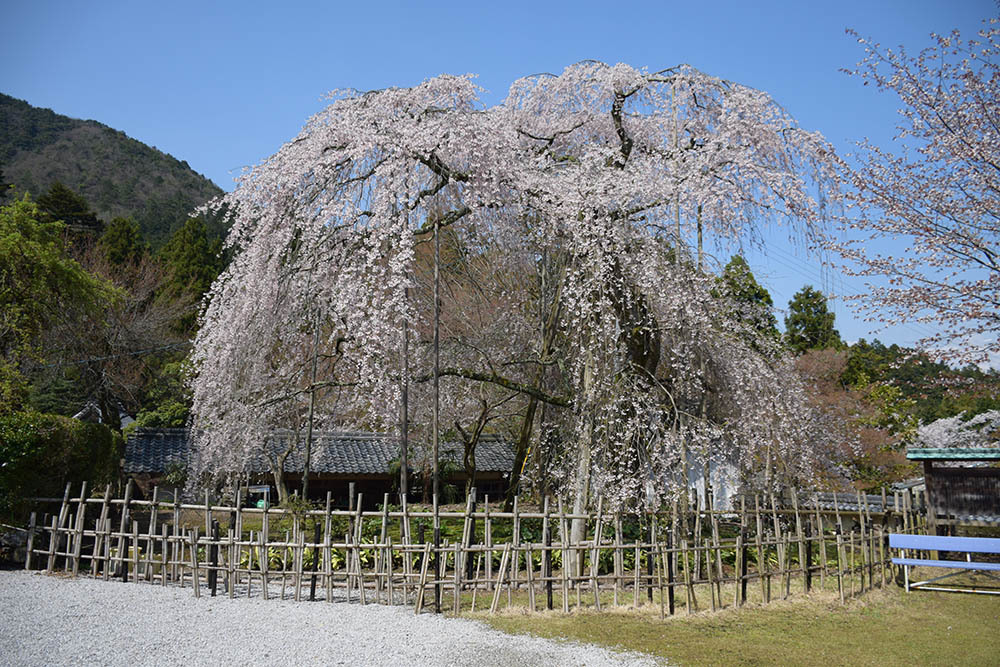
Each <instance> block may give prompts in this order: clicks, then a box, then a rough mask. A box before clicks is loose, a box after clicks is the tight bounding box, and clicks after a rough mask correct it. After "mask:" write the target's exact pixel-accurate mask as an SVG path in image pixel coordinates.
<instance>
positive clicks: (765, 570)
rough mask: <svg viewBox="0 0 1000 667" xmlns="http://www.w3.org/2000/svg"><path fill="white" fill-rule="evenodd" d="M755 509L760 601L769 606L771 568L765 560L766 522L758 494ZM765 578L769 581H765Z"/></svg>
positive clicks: (754, 497) (754, 502)
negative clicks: (764, 535) (762, 516)
mask: <svg viewBox="0 0 1000 667" xmlns="http://www.w3.org/2000/svg"><path fill="white" fill-rule="evenodd" d="M753 508H754V519H755V520H756V522H757V535H756V541H757V578H758V579H760V601H761V603H762V604H767V603H768V602H770V601H771V596H770V595H768V591H770V590H771V586H770V577H771V575H770V568H769V567H768V566H767V560H766V559H765V558H764V543H763V534H764V522H763V521H761V518H760V498H759V497H758V496H757V494H754V496H753ZM765 578H766V579H767V581H765Z"/></svg>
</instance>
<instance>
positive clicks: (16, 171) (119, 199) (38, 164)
mask: <svg viewBox="0 0 1000 667" xmlns="http://www.w3.org/2000/svg"><path fill="white" fill-rule="evenodd" d="M0 169H2V170H3V176H4V180H5V181H6V182H8V183H13V184H14V186H15V187H16V189H17V191H18V192H25V191H27V192H29V193H31V195H32V196H33V197H37V196H38V195H40V194H42V193H44V192H45V191H46V190H48V188H49V186H51V185H52V183H54V182H56V181H61V182H62V183H63V184H64V185H66V186H68V187H70V188H71V189H73V190H75V191H76V192H78V193H80V194H81V195H83V197H85V198H86V199H87V201H88V202H89V203H90V206H91V207H92V208H93V209H94V211H95V212H96V213H97V215H98V217H99V218H101V219H103V220H104V221H106V222H107V221H109V220H111V219H112V218H114V217H117V216H131V217H132V218H133V219H135V221H136V222H138V223H139V227H140V228H141V229H142V232H143V235H144V236H145V238H146V240H147V241H149V243H150V244H151V245H152V246H153V247H154V248H158V247H160V246H161V245H163V244H164V243H165V242H166V240H167V239H168V238H169V237H170V234H171V233H173V232H174V231H175V230H176V229H177V228H179V227H181V226H182V225H183V224H184V221H185V220H186V219H187V217H188V216H189V214H190V213H191V211H192V210H194V209H195V208H197V207H198V206H200V205H201V204H204V203H205V202H206V201H208V200H210V199H212V198H213V197H216V196H218V195H220V194H222V189H221V188H219V186H217V185H216V184H215V183H213V182H212V181H210V180H209V179H207V178H205V177H204V176H202V175H201V174H199V173H197V172H195V171H194V170H192V169H191V167H190V166H188V163H187V162H184V161H181V160H178V159H176V158H175V157H173V156H172V155H168V154H166V153H163V152H161V151H159V150H157V149H156V148H152V147H150V146H147V145H146V144H144V143H142V142H141V141H137V140H136V139H132V138H131V137H129V136H127V135H126V134H125V133H124V132H120V131H118V130H115V129H113V128H110V127H108V126H107V125H104V124H102V123H99V122H97V121H94V120H77V119H75V118H70V117H68V116H63V115H60V114H57V113H55V112H54V111H52V110H51V109H42V108H38V107H34V106H31V105H30V104H28V103H27V102H25V101H23V100H18V99H16V98H13V97H10V96H9V95H4V94H2V93H0ZM206 222H207V223H208V225H209V229H210V231H212V232H213V233H214V234H217V235H220V236H224V234H225V228H224V226H223V224H222V223H221V222H220V221H219V220H209V221H206Z"/></svg>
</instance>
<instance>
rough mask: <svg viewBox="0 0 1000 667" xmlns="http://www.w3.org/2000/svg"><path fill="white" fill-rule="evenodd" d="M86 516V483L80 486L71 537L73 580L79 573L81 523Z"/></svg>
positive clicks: (81, 539)
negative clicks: (74, 524)
mask: <svg viewBox="0 0 1000 667" xmlns="http://www.w3.org/2000/svg"><path fill="white" fill-rule="evenodd" d="M86 514H87V482H83V484H81V485H80V503H79V505H77V509H76V529H75V534H74V536H73V578H74V579H75V578H76V577H77V576H78V575H79V573H80V552H81V549H83V522H84V521H85V520H86V518H85V517H86Z"/></svg>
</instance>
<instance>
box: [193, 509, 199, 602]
mask: <svg viewBox="0 0 1000 667" xmlns="http://www.w3.org/2000/svg"><path fill="white" fill-rule="evenodd" d="M191 584H192V586H194V596H195V597H196V598H200V597H201V583H200V582H199V581H198V527H197V526H195V527H194V529H193V530H192V531H191Z"/></svg>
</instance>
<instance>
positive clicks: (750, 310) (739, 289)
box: [718, 255, 779, 338]
mask: <svg viewBox="0 0 1000 667" xmlns="http://www.w3.org/2000/svg"><path fill="white" fill-rule="evenodd" d="M718 283H719V292H720V293H721V294H722V295H724V296H726V297H728V298H729V299H730V300H731V301H732V302H733V304H734V306H735V310H734V312H733V317H735V318H736V319H737V320H739V321H741V322H745V323H747V324H749V325H750V326H752V327H753V328H754V329H756V330H757V331H759V332H760V333H762V334H765V335H767V336H769V337H774V338H777V337H778V335H779V334H778V320H777V318H775V316H774V311H773V308H774V301H773V300H772V299H771V294H770V292H768V291H767V289H765V288H764V287H763V286H761V285H760V283H758V282H757V279H756V278H755V277H754V275H753V272H752V271H751V270H750V266H749V265H748V264H747V262H746V260H745V259H743V258H742V257H741V256H739V255H733V257H732V259H730V260H729V263H728V264H726V266H725V268H724V269H723V270H722V275H721V276H719V278H718Z"/></svg>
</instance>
